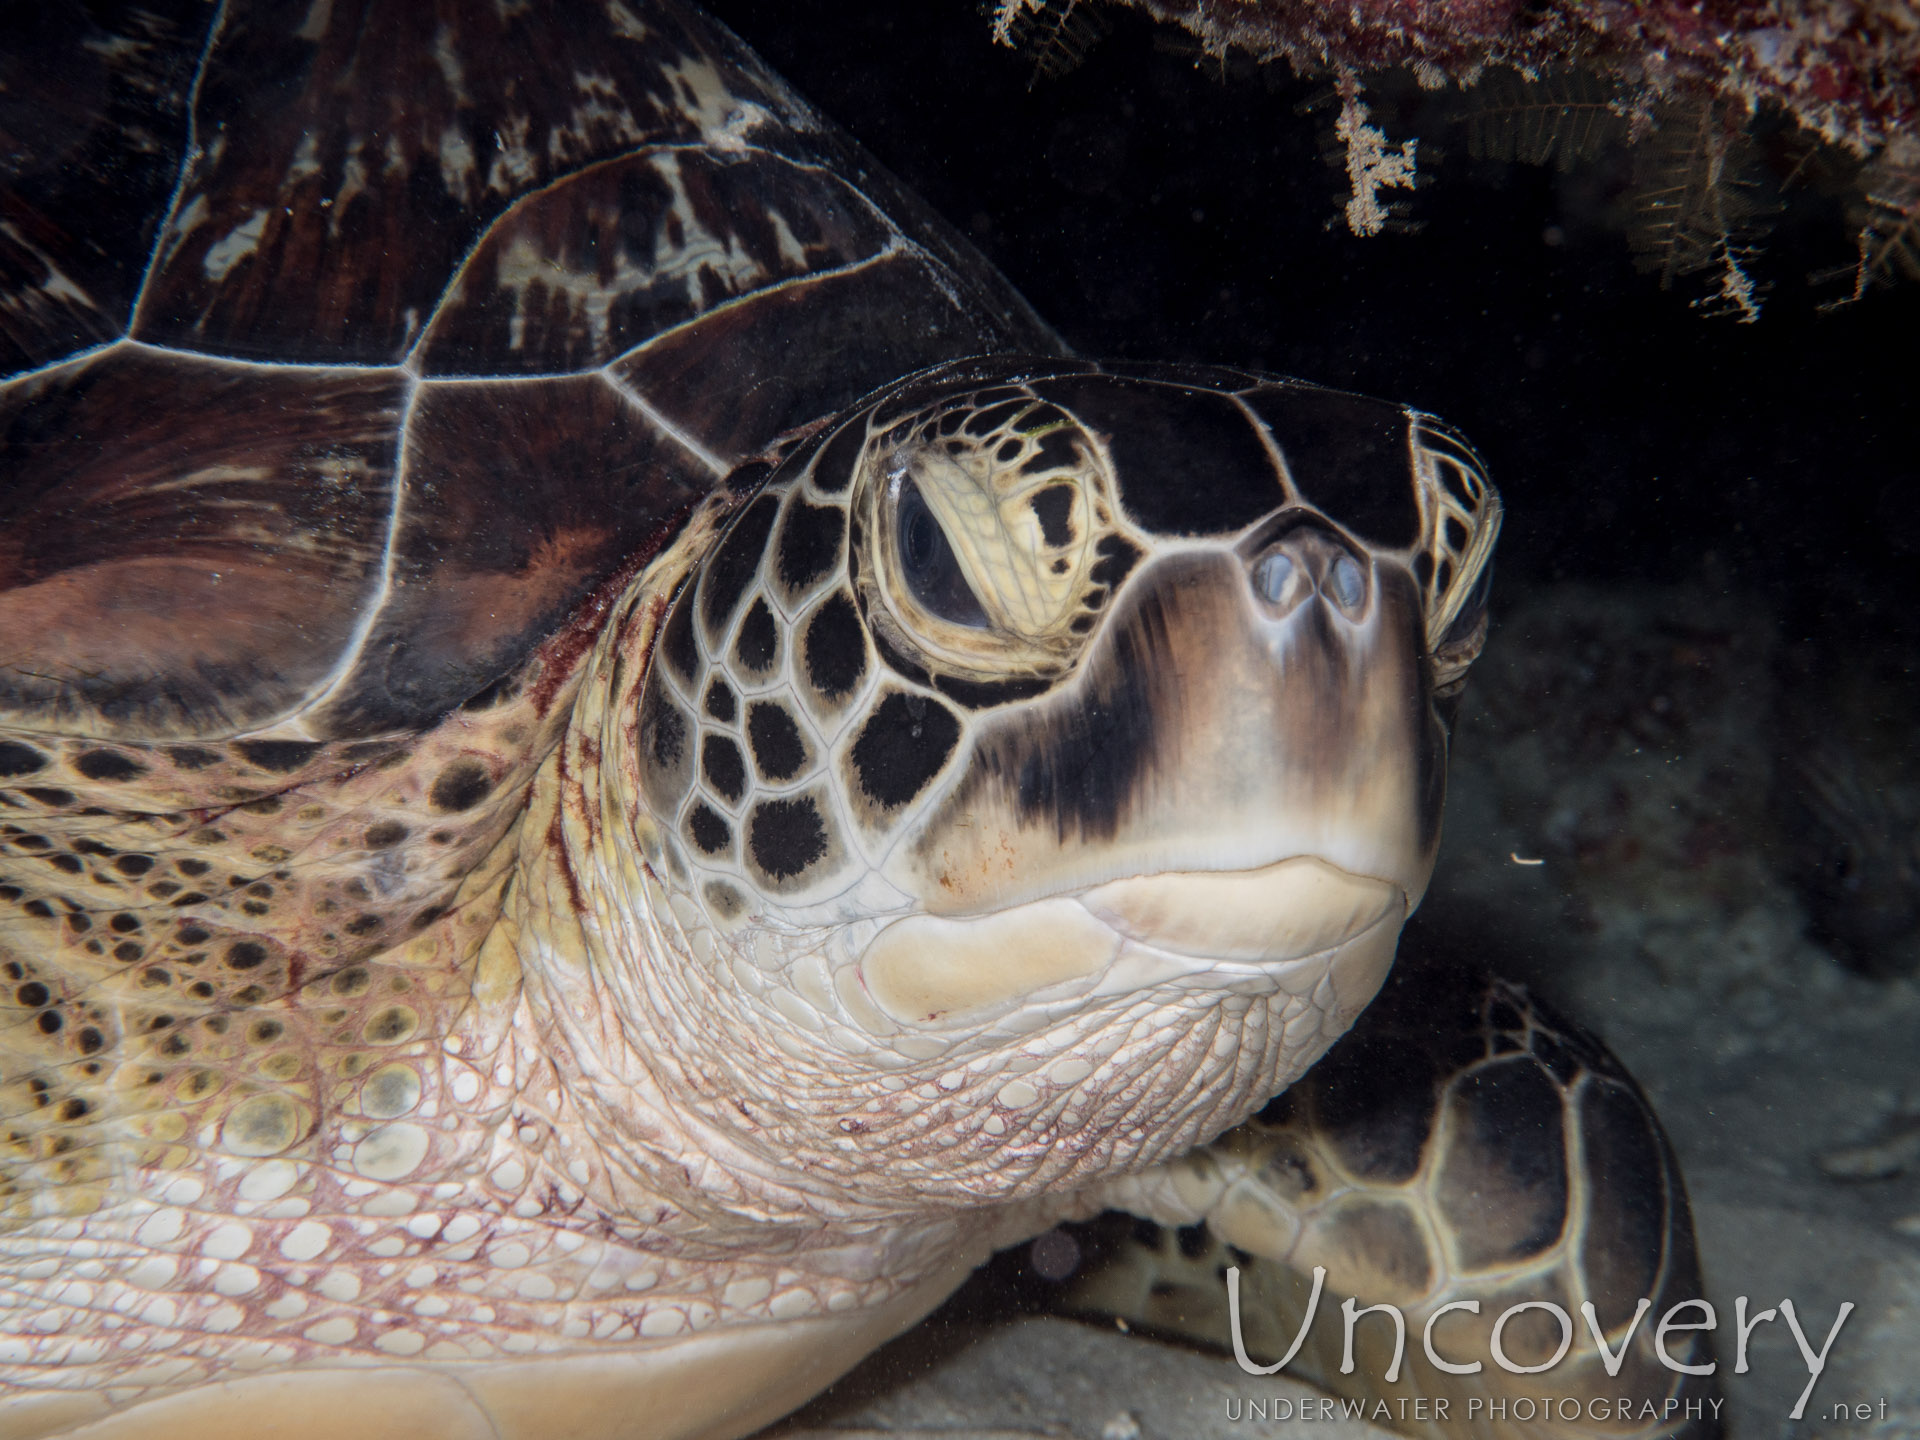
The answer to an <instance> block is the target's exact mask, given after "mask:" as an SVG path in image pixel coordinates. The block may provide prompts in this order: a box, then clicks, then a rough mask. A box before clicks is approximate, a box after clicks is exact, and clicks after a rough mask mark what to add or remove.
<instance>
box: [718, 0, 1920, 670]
mask: <svg viewBox="0 0 1920 1440" xmlns="http://www.w3.org/2000/svg"><path fill="white" fill-rule="evenodd" d="M711 8H713V9H714V10H715V11H716V13H718V14H719V15H720V17H721V18H722V19H723V20H725V21H726V22H727V23H728V24H729V25H731V26H733V27H734V28H735V29H736V30H737V31H739V33H740V34H742V35H743V36H744V37H745V38H746V39H747V40H748V41H749V42H750V43H752V44H753V45H755V46H756V47H757V48H759V50H760V51H761V53H762V54H763V55H764V56H766V58H767V59H768V60H769V61H770V62H771V63H772V64H773V65H774V66H775V67H776V68H777V69H779V70H780V71H781V72H782V73H783V74H785V75H786V76H787V77H788V79H790V80H791V81H792V82H793V83H794V84H795V85H796V86H797V87H798V88H799V90H800V91H801V92H802V93H803V94H805V95H807V96H808V97H809V98H810V99H811V100H813V101H814V103H815V104H817V105H818V106H819V107H820V108H821V109H823V110H824V111H825V112H826V113H827V114H828V115H830V116H832V117H833V118H834V119H835V120H837V121H838V122H839V123H840V124H842V125H843V126H845V127H846V128H848V129H849V130H851V131H852V132H853V133H854V135H856V136H857V137H858V138H859V139H860V140H861V141H862V142H863V143H865V144H866V145H867V146H868V147H869V148H870V149H871V150H872V151H874V152H875V153H876V154H877V155H878V156H879V158H880V159H881V160H882V161H883V162H884V163H886V164H887V165H888V166H890V167H891V168H892V169H894V170H895V171H896V172H897V173H899V174H900V175H902V176H903V177H904V178H905V179H906V180H907V181H908V182H909V183H911V184H912V185H913V186H915V187H916V188H917V189H918V190H919V191H920V192H921V193H922V194H923V195H924V196H926V198H927V199H929V200H930V201H931V202H932V203H933V204H934V205H935V206H936V207H937V208H938V209H939V210H940V211H941V212H942V213H943V214H945V215H946V216H947V217H948V218H949V219H950V220H952V221H953V222H954V223H955V224H957V225H959V226H960V227H961V228H962V229H963V230H964V231H965V232H966V233H967V234H968V235H969V236H970V237H971V238H972V240H973V241H974V242H975V243H976V244H977V245H979V246H980V248H981V249H982V250H984V251H985V252H986V253H987V255H988V256H989V257H991V258H992V259H993V260H994V262H995V263H996V264H998V265H999V266H1000V267H1001V268H1002V269H1003V270H1004V271H1005V272H1006V273H1007V274H1008V275H1009V276H1011V277H1012V279H1013V280H1014V282H1015V283H1016V284H1017V285H1018V286H1019V287H1020V288H1021V289H1022V290H1023V291H1024V292H1025V294H1026V295H1027V296H1028V298H1029V299H1030V300H1032V301H1033V303H1034V304H1035V305H1036V306H1037V307H1038V308H1039V310H1040V311H1041V312H1042V314H1044V315H1045V316H1047V317H1048V318H1049V319H1050V320H1051V321H1052V322H1053V323H1054V324H1055V325H1056V326H1058V327H1059V329H1060V330H1061V331H1062V333H1063V334H1064V335H1065V336H1066V337H1067V338H1068V339H1069V340H1070V341H1071V342H1072V343H1073V344H1074V345H1075V346H1076V347H1078V348H1080V349H1081V350H1082V351H1084V352H1086V353H1089V354H1096V355H1112V356H1125V357H1129V358H1139V359H1179V360H1198V361H1214V362H1220V363H1229V364H1242V365H1252V366H1256V367H1260V368H1265V369H1270V370H1275V371H1280V372H1283V373H1290V374H1295V375H1299V376H1301V377H1303V378H1307V379H1311V380H1316V381H1319V382H1322V383H1327V384H1334V385H1341V386H1347V387H1351V388H1353V389H1356V390H1361V391H1365V392H1369V393H1373V394H1378V395H1382V396H1387V397H1391V398H1394V399H1400V400H1405V401H1408V402H1411V403H1413V404H1416V405H1419V406H1421V407H1423V408H1425V409H1428V410H1431V411H1433V412H1434V413H1436V414H1439V415H1441V416H1442V417H1444V418H1446V419H1448V420H1449V421H1451V422H1453V423H1454V424H1456V425H1458V426H1459V427H1460V428H1461V429H1463V430H1464V431H1465V432H1466V433H1467V434H1468V435H1469V436H1470V437H1471V438H1472V439H1473V440H1474V442H1475V443H1476V444H1477V445H1478V447H1479V448H1480V450H1481V452H1482V453H1483V455H1484V456H1485V457H1486V458H1487V460H1488V462H1489V464H1490V465H1491V467H1492V471H1493V475H1494V478H1495V481H1496V483H1498V484H1499V485H1500V487H1501V489H1502V491H1503V492H1504V494H1505V496H1506V498H1507V504H1508V523H1507V529H1506V532H1505V537H1504V539H1503V541H1502V544H1501V553H1500V565H1501V572H1502V575H1503V577H1507V578H1509V579H1512V580H1520V581H1523V582H1524V581H1528V580H1532V581H1544V580H1551V579H1558V578H1591V579H1597V580H1621V579H1632V578H1646V579H1652V580H1671V579H1682V578H1689V577H1694V576H1698V575H1701V574H1703V573H1705V574H1707V575H1708V576H1710V577H1715V578H1718V577H1725V578H1726V579H1727V580H1728V581H1730V582H1731V583H1733V584H1735V585H1738V586H1741V587H1751V588H1752V589H1754V590H1756V591H1758V592H1762V593H1764V594H1765V595H1767V596H1768V597H1770V601H1771V603H1773V604H1774V605H1775V606H1776V609H1777V613H1778V614H1779V615H1780V618H1781V619H1782V620H1783V621H1785V622H1786V624H1787V628H1788V629H1789V630H1790V631H1795V632H1798V633H1799V634H1802V635H1804V634H1813V633H1819V634H1821V635H1822V636H1823V638H1824V637H1825V636H1827V635H1829V634H1833V635H1837V636H1838V637H1839V638H1840V640H1841V642H1842V643H1844V641H1845V638H1846V637H1847V636H1848V635H1850V634H1852V633H1853V632H1854V631H1856V630H1863V631H1867V632H1874V633H1880V632H1884V631H1885V629H1886V628H1887V627H1895V628H1898V629H1901V630H1905V629H1907V628H1908V627H1910V626H1912V625H1913V621H1912V620H1911V619H1910V618H1909V617H1911V616H1912V615H1913V614H1914V613H1915V610H1916V606H1915V604H1914V602H1915V601H1916V600H1917V599H1920V585H1917V584H1916V583H1915V574H1916V572H1917V571H1920V564H1917V563H1916V562H1917V561H1920V495H1917V494H1916V485H1917V483H1920V473H1917V472H1920V459H1917V458H1916V457H1917V455H1920V446H1917V445H1916V443H1915V442H1916V426H1915V423H1914V419H1913V413H1912V412H1913V407H1914V400H1915V391H1916V380H1920V363H1917V362H1920V353H1916V343H1915V341H1916V336H1920V286H1914V285H1909V286H1908V287H1906V288H1905V289H1904V290H1889V291H1883V292H1878V293H1874V294H1871V295H1870V296H1869V298H1868V300H1867V302H1866V303H1864V304H1861V305H1856V306H1853V307H1850V308H1848V309H1845V310H1842V311H1840V312H1838V313H1829V314H1820V313H1818V312H1817V310H1816V305H1817V303H1818V302H1819V301H1820V300H1823V299H1830V298H1832V297H1833V296H1835V295H1836V294H1838V293H1842V292H1843V291H1844V288H1845V286H1844V284H1843V283H1842V282H1837V281H1836V282H1833V283H1829V284H1827V285H1825V286H1824V287H1822V288H1815V287H1813V286H1810V285H1809V284H1808V283H1807V275H1808V274H1809V272H1813V271H1818V270H1823V269H1827V268H1830V267H1834V266H1839V265H1845V264H1847V263H1848V262H1849V261H1850V260H1851V259H1852V256H1853V250H1852V245H1851V241H1850V238H1849V236H1848V234H1847V231H1846V229H1845V226H1844V223H1843V222H1842V219H1841V214H1840V209H1839V207H1838V205H1837V204H1835V203H1833V202H1832V201H1831V200H1830V199H1828V198H1825V197H1822V196H1819V195H1818V194H1816V193H1814V192H1813V191H1811V190H1808V189H1802V190H1800V191H1798V192H1797V193H1794V194H1790V197H1789V200H1790V203H1789V204H1788V206H1787V208H1786V209H1785V210H1784V212H1783V213H1782V214H1781V215H1780V217H1779V220H1778V224H1777V228H1776V230H1775V233H1774V235H1773V237H1772V241H1771V243H1770V247H1769V250H1768V253H1767V255H1766V258H1765V260H1764V261H1763V262H1762V264H1761V265H1760V266H1759V267H1758V268H1757V269H1756V270H1755V272H1754V273H1755V278H1757V279H1760V280H1762V281H1767V282H1771V290H1770V292H1769V293H1768V295H1767V297H1766V308H1765V313H1764V316H1763V319H1762V320H1761V322H1760V323H1759V324H1757V325H1738V324H1734V323H1732V322H1730V321H1727V320H1716V319H1711V318H1706V317H1703V316H1702V315H1701V314H1700V313H1699V312H1698V311H1696V310H1693V309H1691V308H1689V305H1688V301H1689V300H1690V299H1693V298H1696V297H1698V296H1699V295H1701V294H1702V293H1703V292H1704V289H1705V286H1704V283H1703V277H1697V278H1696V279H1695V280H1693V281H1691V282H1688V281H1682V282H1680V283H1679V284H1677V285H1676V287H1675V288H1674V289H1673V290H1670V291H1666V292H1663V291H1662V290H1661V289H1660V288H1659V284H1658V280H1657V278H1655V277H1652V276H1648V275H1642V274H1639V273H1637V272H1636V271H1635V270H1634V268H1633V263H1632V257H1631V254H1630V252H1629V250H1628V247H1627V245H1626V243H1625V241H1624V239H1623V237H1622V234H1621V232H1620V230H1619V229H1618V227H1617V225H1615V224H1613V223H1611V221H1610V218H1609V217H1610V215H1612V214H1613V213H1614V212H1617V211H1618V209H1619V208H1620V207H1621V206H1622V205H1623V204H1625V203H1626V200H1627V198H1628V197H1627V194H1626V190H1627V185H1626V175H1625V169H1626V166H1625V163H1624V162H1623V161H1622V160H1621V159H1620V157H1615V158H1614V159H1613V160H1612V161H1611V162H1609V161H1602V162H1600V163H1599V164H1596V165H1591V166H1587V167H1584V168H1583V169H1581V170H1579V171H1577V172H1575V173H1574V174H1572V175H1562V174H1560V173H1559V172H1557V171H1555V170H1551V169H1543V168H1539V167H1533V166H1527V165H1518V164H1499V163H1494V162H1488V161H1476V160H1474V159H1472V158H1471V157H1470V156H1469V154H1468V146H1467V136H1466V133H1465V127H1464V126H1462V125H1460V124H1458V123H1453V124H1449V123H1448V121H1447V118H1446V116H1445V114H1444V113H1443V111H1444V108H1445V97H1439V98H1438V99H1436V100H1435V101H1433V102H1430V103H1428V104H1427V105H1425V106H1424V107H1423V110H1422V114H1421V115H1420V117H1419V123H1420V130H1421V133H1422V135H1423V139H1422V141H1421V169H1422V171H1424V172H1427V173H1429V174H1431V175H1432V176H1433V177H1434V178H1435V181H1436V183H1434V184H1432V185H1430V186H1428V187H1425V188H1423V189H1421V190H1420V191H1419V192H1417V193H1416V194H1415V195H1414V196H1413V197H1412V200H1411V207H1410V213H1411V216H1412V218H1414V219H1416V220H1417V221H1419V222H1421V228H1420V230H1419V232H1418V233H1416V234H1410V235H1396V234H1387V235H1383V236H1379V237H1375V238H1371V239H1357V238H1355V237H1353V236H1351V235H1350V234H1348V233H1347V231H1346V229H1345V226H1344V224H1342V223H1341V222H1340V220H1339V214H1338V211H1339V206H1340V204H1341V203H1342V202H1343V200H1344V190H1345V183H1344V176H1343V175H1342V174H1340V173H1339V172H1337V171H1335V170H1334V169H1332V168H1331V167H1330V166H1329V165H1328V164H1327V163H1326V162H1325V161H1324V160H1323V159H1322V156H1321V149H1322V145H1323V137H1325V136H1329V135H1330V134H1331V129H1332V122H1333V111H1332V109H1331V108H1326V107H1322V108H1320V109H1319V110H1317V111H1313V112H1309V113H1306V114H1304V115H1303V114H1302V113H1300V107H1301V105H1302V103H1303V102H1305V101H1308V100H1310V99H1311V98H1312V97H1313V96H1314V95H1315V94H1316V93H1318V92H1321V91H1324V90H1325V89H1326V85H1325V82H1324V81H1311V82H1302V81H1299V80H1297V79H1296V78H1294V77H1293V76H1292V74H1291V73H1290V72H1289V71H1287V70H1285V69H1284V68H1281V67H1274V66H1267V67H1257V66H1253V65H1251V64H1250V63H1248V64H1240V65H1235V66H1231V67H1229V74H1228V75H1227V76H1226V78H1225V79H1224V80H1223V79H1222V78H1220V75H1219V67H1217V66H1214V65H1210V64H1208V63H1207V62H1204V60H1203V58H1202V57H1200V56H1199V55H1197V54H1196V53H1194V52H1193V51H1192V50H1191V49H1188V50H1186V51H1185V53H1182V51H1181V50H1180V49H1179V48H1178V46H1179V42H1180V41H1181V40H1183V39H1184V37H1183V36H1180V35H1178V34H1177V33H1176V32H1174V31H1171V30H1169V29H1164V28H1157V27H1155V26H1153V25H1151V24H1149V23H1148V22H1146V21H1145V20H1144V19H1142V18H1140V17H1138V16H1136V15H1135V14H1133V13H1132V12H1122V11H1117V10H1108V11H1105V12H1103V13H1105V14H1107V15H1108V16H1110V17H1111V24H1112V33H1111V34H1110V35H1109V36H1108V37H1107V38H1106V39H1104V40H1103V41H1101V42H1100V43H1098V44H1096V45H1095V46H1094V47H1093V48H1092V49H1091V51H1090V52H1089V53H1088V54H1087V56H1086V58H1085V60H1084V62H1083V63H1082V65H1081V66H1080V67H1079V68H1078V69H1077V70H1075V71H1074V72H1072V73H1070V74H1068V75H1066V76H1064V77H1061V78H1058V79H1049V78H1045V77H1042V78H1040V79H1039V80H1038V81H1037V83H1030V82H1033V79H1034V65H1033V62H1032V61H1031V60H1030V59H1029V58H1027V57H1025V56H1021V55H1017V54H1014V53H1012V52H1010V51H1008V50H1006V49H1004V48H999V47H996V46H994V45H993V44H992V43H991V39H990V20H989V18H988V17H987V16H986V15H985V14H984V13H982V12H981V11H980V10H979V9H978V8H976V6H974V5H973V4H970V3H968V0H914V3H899V0H865V3H849V4H839V5H811V4H808V5H796V4H793V3H791V0H720V3H717V4H715V5H713V6H712V7H711ZM1169 42H1172V43H1171V44H1170V43H1169ZM1393 138H1395V139H1398V138H1403V137H1402V136H1401V135H1395V136H1393ZM1436 148H1438V149H1440V150H1442V151H1444V152H1445V153H1444V155H1443V156H1442V157H1441V158H1440V159H1439V160H1438V163H1437V164H1436V163H1434V160H1433V156H1432V152H1433V150H1434V149H1436ZM1394 193H1395V194H1398V193H1400V192H1394Z"/></svg>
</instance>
